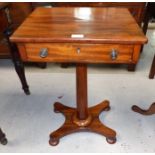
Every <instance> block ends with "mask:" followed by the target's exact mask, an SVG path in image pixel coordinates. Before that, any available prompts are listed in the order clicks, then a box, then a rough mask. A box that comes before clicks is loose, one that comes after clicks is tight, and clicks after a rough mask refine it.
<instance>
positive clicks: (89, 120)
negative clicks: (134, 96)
mask: <svg viewBox="0 0 155 155" xmlns="http://www.w3.org/2000/svg"><path fill="white" fill-rule="evenodd" d="M76 88H77V91H76V94H77V108H71V107H67V106H65V105H63V104H61V103H58V102H56V103H55V104H54V111H55V112H61V113H62V114H63V115H64V116H65V122H64V124H63V125H62V126H61V127H60V128H59V129H58V130H56V131H54V132H52V133H51V134H50V141H49V143H50V144H51V145H53V146H55V145H57V144H58V143H59V139H60V138H62V137H63V136H66V135H68V134H70V133H74V132H79V131H91V132H95V133H98V134H101V135H103V136H105V137H106V140H107V142H108V143H111V144H112V143H115V142H116V132H115V131H114V130H112V129H110V128H108V127H106V126H105V125H103V123H102V122H101V121H100V119H99V114H100V113H101V112H102V111H104V110H110V105H109V101H103V102H102V103H100V104H98V105H96V106H94V107H90V108H87V106H88V105H87V66H86V64H77V66H76Z"/></svg>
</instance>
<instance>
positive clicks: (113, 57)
mask: <svg viewBox="0 0 155 155" xmlns="http://www.w3.org/2000/svg"><path fill="white" fill-rule="evenodd" d="M110 55H111V59H112V60H115V59H117V56H118V53H117V51H116V50H115V49H112V50H111V54H110Z"/></svg>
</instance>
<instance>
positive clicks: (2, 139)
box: [0, 128, 7, 145]
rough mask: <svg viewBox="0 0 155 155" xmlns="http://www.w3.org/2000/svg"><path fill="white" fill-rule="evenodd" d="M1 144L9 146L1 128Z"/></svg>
mask: <svg viewBox="0 0 155 155" xmlns="http://www.w3.org/2000/svg"><path fill="white" fill-rule="evenodd" d="M0 143H1V144H3V145H6V144H7V139H6V137H5V134H4V133H3V132H2V130H1V128H0Z"/></svg>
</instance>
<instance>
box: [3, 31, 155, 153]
mask: <svg viewBox="0 0 155 155" xmlns="http://www.w3.org/2000/svg"><path fill="white" fill-rule="evenodd" d="M147 36H148V37H149V42H148V44H146V45H145V46H144V50H143V53H142V54H141V56H140V60H139V62H138V64H137V68H136V71H135V72H128V71H127V69H126V66H125V65H118V66H113V65H103V64H102V65H89V66H88V73H89V74H88V98H89V99H88V101H89V106H93V105H95V104H96V103H99V102H101V101H103V100H105V99H108V100H109V101H110V104H111V110H110V111H109V112H103V113H101V115H100V119H101V121H102V122H104V123H105V124H106V125H107V126H109V127H110V128H112V129H114V130H115V131H116V132H117V142H116V143H115V144H112V145H110V144H108V143H107V142H106V140H105V137H103V136H100V135H97V134H95V133H82V132H81V133H76V134H71V135H69V136H66V137H64V138H62V139H61V140H60V143H59V144H58V145H57V146H55V147H52V146H50V145H49V144H48V140H49V134H50V132H52V131H54V130H56V129H57V128H58V127H60V126H61V125H62V124H63V122H64V117H63V116H62V115H61V114H58V113H54V112H53V103H54V102H55V101H60V102H62V103H64V104H66V105H68V106H73V107H75V105H76V104H75V66H74V65H72V66H70V67H69V68H67V69H62V68H60V64H48V66H47V69H40V68H37V67H34V66H31V67H30V66H26V77H27V81H28V84H29V86H30V91H31V95H30V96H26V95H25V94H24V93H23V91H22V89H21V84H20V82H19V79H18V77H17V75H16V73H15V71H14V67H13V65H12V62H11V61H10V60H0V87H1V89H0V102H1V103H0V126H1V127H2V129H3V130H4V131H5V133H6V135H7V138H8V141H9V142H8V144H7V145H6V146H3V145H0V152H7V153H8V152H72V153H74V152H87V153H90V152H94V153H95V152H108V153H109V152H118V153H119V152H124V153H127V152H155V147H154V144H155V125H154V123H155V116H154V115H152V116H142V115H140V114H137V113H134V112H133V111H132V110H131V106H132V105H133V104H136V105H140V106H141V107H143V108H145V109H147V108H148V107H149V105H150V104H151V103H152V102H154V101H155V96H154V89H155V80H154V79H152V80H150V79H149V78H148V74H149V70H150V66H151V63H152V59H153V56H154V51H155V50H154V49H155V31H153V30H148V33H147Z"/></svg>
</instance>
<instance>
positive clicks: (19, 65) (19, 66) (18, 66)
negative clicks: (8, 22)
mask: <svg viewBox="0 0 155 155" xmlns="http://www.w3.org/2000/svg"><path fill="white" fill-rule="evenodd" d="M4 34H5V37H6V39H7V42H8V45H9V48H10V53H11V56H12V61H13V63H14V66H15V70H16V72H17V74H18V76H19V79H20V81H21V84H22V88H23V90H24V92H25V94H26V95H29V94H30V91H29V86H28V84H27V81H26V78H25V70H24V65H23V62H22V61H21V59H20V55H19V52H18V49H17V47H16V45H15V44H13V43H11V42H10V40H9V36H10V35H11V34H12V31H11V30H10V29H8V30H6V31H5V33H4Z"/></svg>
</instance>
